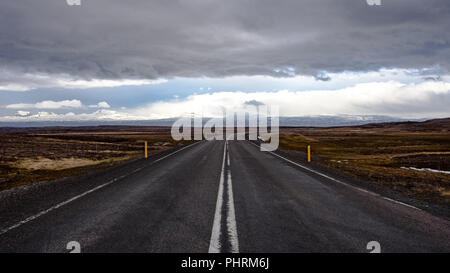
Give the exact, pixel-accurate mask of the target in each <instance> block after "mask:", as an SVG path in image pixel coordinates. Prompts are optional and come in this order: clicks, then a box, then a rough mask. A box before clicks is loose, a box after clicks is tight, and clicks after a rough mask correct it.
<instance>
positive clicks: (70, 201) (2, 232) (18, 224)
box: [0, 142, 199, 235]
mask: <svg viewBox="0 0 450 273" xmlns="http://www.w3.org/2000/svg"><path fill="white" fill-rule="evenodd" d="M197 143H199V142H194V143H193V144H189V145H187V146H185V147H183V148H181V149H179V150H176V151H175V152H172V153H170V154H168V155H166V156H164V157H161V158H159V159H157V160H155V161H153V162H152V163H151V164H150V165H153V164H154V163H156V162H159V161H161V160H163V159H165V158H167V157H169V156H171V155H174V154H176V153H178V152H181V151H182V150H184V149H186V148H188V147H191V146H193V145H195V144H197ZM143 168H144V167H141V168H137V169H135V170H133V171H131V172H129V173H127V174H124V175H122V176H119V177H116V178H114V179H112V180H110V181H108V182H106V183H104V184H101V185H100V186H97V187H95V188H93V189H90V190H88V191H86V192H83V193H82V194H79V195H77V196H75V197H72V198H70V199H68V200H66V201H63V202H61V203H59V204H57V205H54V206H52V207H50V208H48V209H46V210H43V211H41V212H39V213H37V214H35V215H33V216H30V217H28V218H26V219H25V220H22V221H20V222H18V223H17V224H15V225H12V226H10V227H7V228H4V229H0V235H3V234H5V233H7V232H8V231H10V230H13V229H15V228H18V227H20V226H22V225H24V224H26V223H28V222H30V221H33V220H35V219H37V218H39V217H41V216H42V215H45V214H47V213H49V212H51V211H53V210H55V209H58V208H60V207H62V206H64V205H67V204H69V203H72V202H73V201H75V200H77V199H80V198H81V197H83V196H85V195H88V194H90V193H92V192H94V191H97V190H99V189H101V188H103V187H106V186H108V185H109V184H112V183H114V182H116V181H118V180H121V179H122V178H125V177H126V176H129V175H131V174H133V173H136V172H138V171H140V170H142V169H143Z"/></svg>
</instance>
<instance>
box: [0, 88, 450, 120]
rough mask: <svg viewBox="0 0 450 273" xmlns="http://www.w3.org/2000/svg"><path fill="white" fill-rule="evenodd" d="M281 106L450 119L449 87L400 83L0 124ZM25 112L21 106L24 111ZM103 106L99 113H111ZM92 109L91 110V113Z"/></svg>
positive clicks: (288, 110)
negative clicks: (447, 117) (448, 117)
mask: <svg viewBox="0 0 450 273" xmlns="http://www.w3.org/2000/svg"><path fill="white" fill-rule="evenodd" d="M57 105H58V106H59V107H63V106H66V107H67V106H69V105H71V106H75V107H82V105H83V104H82V103H81V102H79V101H76V100H75V101H67V102H51V103H50V102H40V103H37V104H35V105H32V106H33V107H30V108H36V109H40V108H42V109H43V108H48V109H52V107H53V109H57V108H58V107H57ZM249 105H251V106H256V105H268V106H271V105H277V106H279V109H280V115H281V116H286V117H289V116H311V115H341V114H346V115H390V116H394V117H401V118H427V117H446V116H450V109H449V107H448V105H450V83H449V82H443V81H439V82H436V81H424V82H421V83H417V84H416V83H409V84H405V83H401V82H397V81H386V82H370V83H360V84H355V85H353V86H349V87H344V88H341V89H337V90H327V89H324V90H303V91H291V90H279V91H276V92H263V91H261V92H242V91H233V92H231V91H226V92H225V91H223V92H210V93H205V94H193V95H190V96H188V97H186V98H183V99H180V98H178V99H170V100H166V101H157V102H152V103H148V104H147V105H144V106H139V107H134V108H126V109H123V108H118V109H99V110H96V111H94V112H91V113H73V112H72V111H71V112H69V113H53V112H48V111H42V112H41V111H40V112H37V113H29V112H28V111H26V112H25V110H24V109H25V108H22V109H19V108H20V107H19V105H16V106H14V107H11V106H9V108H14V109H18V110H20V111H24V112H21V113H22V114H19V112H17V114H15V115H8V116H3V117H0V121H4V122H5V121H76V120H79V121H83V120H93V121H95V120H150V119H163V118H175V117H182V116H184V117H189V116H191V115H192V114H193V113H194V114H195V115H196V116H203V117H220V116H222V115H223V112H224V111H225V110H233V111H246V110H247V109H248V106H249ZM22 106H23V105H22ZM107 106H109V104H108V103H107V102H99V103H98V104H97V105H96V107H97V108H108V107H107ZM87 109H88V108H87Z"/></svg>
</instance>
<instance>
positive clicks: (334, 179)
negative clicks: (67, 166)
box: [249, 141, 422, 211]
mask: <svg viewBox="0 0 450 273" xmlns="http://www.w3.org/2000/svg"><path fill="white" fill-rule="evenodd" d="M249 142H250V143H251V144H252V145H254V146H256V147H258V148H259V146H258V145H256V144H255V143H253V142H251V141H249ZM269 153H271V154H272V155H274V156H277V157H279V158H281V159H283V160H285V161H287V162H289V163H291V164H294V165H296V166H298V167H300V168H303V169H305V170H308V171H310V172H312V173H315V174H318V175H320V176H322V177H325V178H327V179H329V180H332V181H334V182H336V183H339V184H342V185H344V186H347V187H350V188H352V189H355V190H358V191H361V192H364V193H367V194H370V195H373V196H378V197H381V198H383V199H385V200H388V201H391V202H393V203H396V204H400V205H403V206H406V207H409V208H412V209H416V210H420V211H422V210H421V209H419V208H418V207H415V206H412V205H409V204H406V203H403V202H400V201H397V200H394V199H391V198H388V197H384V196H382V195H379V194H377V193H374V192H371V191H368V190H365V189H362V188H359V187H355V186H353V185H350V184H347V183H345V182H342V181H340V180H338V179H336V178H333V177H331V176H328V175H326V174H323V173H321V172H318V171H316V170H313V169H310V168H308V167H305V166H303V165H300V164H298V163H297V162H294V161H292V160H290V159H287V158H285V157H283V156H281V155H278V154H276V153H274V152H270V151H269Z"/></svg>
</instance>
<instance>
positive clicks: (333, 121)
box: [0, 115, 426, 127]
mask: <svg viewBox="0 0 450 273" xmlns="http://www.w3.org/2000/svg"><path fill="white" fill-rule="evenodd" d="M208 119H209V118H204V119H203V121H204V122H206V121H207V120H208ZM176 120H177V119H176V118H171V119H158V120H135V121H133V120H124V121H120V120H99V121H79V122H78V121H65V122H62V121H42V122H36V121H34V122H0V127H47V126H99V125H129V126H171V125H172V124H173V123H174V122H175V121H176ZM424 120H426V119H408V120H407V119H401V118H395V117H389V116H377V115H319V116H302V117H280V126H281V127H283V126H285V127H297V126H299V127H300V126H301V127H332V126H353V125H363V124H368V123H385V122H404V121H424Z"/></svg>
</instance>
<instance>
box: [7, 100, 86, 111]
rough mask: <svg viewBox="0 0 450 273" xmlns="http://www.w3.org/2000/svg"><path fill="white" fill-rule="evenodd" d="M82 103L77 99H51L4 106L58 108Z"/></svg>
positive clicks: (72, 106)
mask: <svg viewBox="0 0 450 273" xmlns="http://www.w3.org/2000/svg"><path fill="white" fill-rule="evenodd" d="M82 106H83V104H82V103H81V101H79V100H62V101H52V100H45V101H41V102H38V103H34V104H32V103H16V104H9V105H7V106H6V108H8V109H32V108H35V109H60V108H80V107H82Z"/></svg>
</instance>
